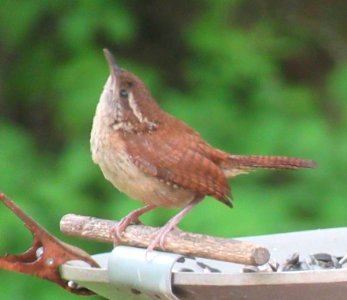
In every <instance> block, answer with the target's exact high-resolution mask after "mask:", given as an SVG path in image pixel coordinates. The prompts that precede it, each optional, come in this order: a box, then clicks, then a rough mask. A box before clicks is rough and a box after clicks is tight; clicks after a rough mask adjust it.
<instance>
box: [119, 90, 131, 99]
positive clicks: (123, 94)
mask: <svg viewBox="0 0 347 300" xmlns="http://www.w3.org/2000/svg"><path fill="white" fill-rule="evenodd" d="M119 96H121V97H123V98H127V97H128V96H129V93H128V91H127V90H125V89H121V90H120V91H119Z"/></svg>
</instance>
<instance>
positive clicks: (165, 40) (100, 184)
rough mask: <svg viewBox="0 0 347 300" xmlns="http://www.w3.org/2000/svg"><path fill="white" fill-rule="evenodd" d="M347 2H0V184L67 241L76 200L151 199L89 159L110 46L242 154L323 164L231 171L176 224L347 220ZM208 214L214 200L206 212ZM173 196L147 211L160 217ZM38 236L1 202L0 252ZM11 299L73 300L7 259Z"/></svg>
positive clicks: (173, 105) (95, 212)
mask: <svg viewBox="0 0 347 300" xmlns="http://www.w3.org/2000/svg"><path fill="white" fill-rule="evenodd" d="M346 28H347V2H344V1H323V0H318V1H317V0H315V1H313V0H305V1H299V0H280V1H279V0H262V1H257V0H253V1H247V0H245V1H241V0H239V1H237V0H234V1H223V0H219V1H213V0H204V1H192V0H176V1H160V0H150V1H134V0H127V1H125V0H123V1H91V0H90V1H49V0H45V1H34V0H26V1H7V0H4V1H2V2H1V4H0V36H1V42H0V190H2V191H3V192H5V193H6V194H7V195H9V196H10V197H11V198H12V199H14V200H15V201H16V202H17V203H18V204H19V205H20V206H21V207H22V208H24V210H25V211H26V212H27V213H29V214H30V215H31V216H32V217H33V218H34V219H36V220H37V221H39V222H40V223H41V224H42V225H43V226H44V227H46V228H47V229H48V230H49V231H51V232H52V233H54V234H55V235H57V236H58V237H59V238H61V239H64V240H65V241H67V242H69V243H72V244H75V245H77V246H79V247H82V248H84V249H86V250H87V251H89V252H90V253H97V252H103V251H109V250H110V249H111V248H112V245H103V244H98V243H93V242H86V241H81V240H78V239H75V238H67V237H64V236H63V235H62V234H61V233H60V232H59V221H60V218H61V217H62V216H63V215H64V214H67V213H78V214H85V215H91V216H95V217H99V218H107V219H120V218H121V217H123V216H124V215H126V214H127V213H128V212H130V211H131V210H133V209H135V208H138V207H140V206H141V205H142V204H141V203H139V202H136V201H133V200H130V199H129V198H127V197H126V196H125V195H123V194H121V193H120V192H118V191H117V190H116V189H115V188H113V187H112V185H111V184H110V183H109V182H107V181H106V180H105V179H104V178H103V176H102V174H101V171H100V170H99V168H98V167H97V166H96V165H94V164H93V163H92V160H91V155H90V150H89V135H90V130H91V123H92V118H93V115H94V111H95V107H96V104H97V102H98V98H99V96H100V94H101V91H102V88H103V85H104V83H105V81H106V78H107V76H108V67H107V64H106V62H105V59H104V57H103V54H102V48H104V47H107V48H109V49H110V50H112V52H113V53H114V55H115V57H116V59H117V62H118V63H119V64H120V65H121V66H122V67H124V68H126V69H128V70H131V71H132V72H134V73H135V74H137V75H139V76H140V77H141V78H142V79H143V80H144V81H145V83H146V84H147V85H148V86H149V87H150V89H151V90H152V93H153V95H154V96H155V98H156V99H157V100H158V102H159V103H160V105H161V106H162V107H163V108H164V109H165V110H167V111H169V112H170V113H172V114H173V115H175V116H177V117H178V118H180V119H182V120H184V121H185V122H186V123H188V124H189V125H191V126H192V127H194V128H195V129H196V130H198V131H199V132H200V133H201V135H202V136H203V137H204V138H205V139H206V140H207V141H208V142H209V143H211V144H212V145H214V146H216V147H218V148H221V149H223V150H226V151H229V152H231V153H235V154H262V155H266V154H267V155H279V154H280V155H288V156H298V157H303V158H311V159H314V160H316V161H317V162H318V164H319V168H317V169H315V170H303V171H295V172H293V171H292V172H290V171H282V172H275V171H269V170H260V171H258V172H255V173H252V174H250V175H247V176H240V177H237V178H235V179H233V180H231V185H232V189H233V194H234V198H235V203H234V204H235V208H234V209H232V210H230V209H228V208H227V207H226V206H224V205H222V204H220V203H219V202H217V201H215V200H213V199H212V198H206V200H205V201H204V202H203V203H201V204H200V205H199V206H198V207H196V208H195V209H194V210H193V211H192V212H191V213H190V214H189V215H188V216H187V217H186V218H185V219H184V220H183V222H182V226H181V228H182V229H184V230H189V231H193V232H199V233H207V234H211V235H216V236H225V237H238V236H245V235H259V234H270V233H277V232H290V231H296V230H306V229H316V228H326V227H335V226H346V225H347V224H346V219H347V218H346V214H347V213H346V211H347V209H346V208H347V203H346V199H345V198H346V197H345V196H346V192H345V190H346V189H345V185H346V179H347V176H346V166H347V130H346V129H347V99H346V93H347V51H346V49H347V29H346ZM207 212H208V213H207ZM175 213H177V210H164V209H158V210H157V211H154V212H153V213H149V214H148V215H145V216H144V217H143V218H142V220H143V221H144V222H145V223H146V224H149V225H156V226H159V225H162V224H164V223H165V222H166V221H167V220H168V219H169V218H170V217H171V216H172V215H174V214H175ZM30 241H31V237H30V234H29V233H28V232H27V231H26V230H25V229H24V227H23V226H22V225H21V222H19V221H18V220H17V219H16V218H15V217H13V216H12V215H11V213H9V211H8V210H7V209H5V208H4V207H2V206H1V207H0V254H1V255H2V254H5V253H6V252H10V253H12V252H16V253H18V252H20V251H23V250H24V249H26V248H27V247H28V246H29V244H30ZM0 294H1V299H17V300H20V299H28V297H29V298H31V297H33V296H34V295H35V299H61V298H62V297H63V298H64V299H77V297H78V296H74V295H70V294H68V293H67V292H65V291H64V290H62V289H60V288H58V287H56V286H55V285H53V284H50V283H47V282H44V281H42V280H38V279H35V278H29V277H27V276H24V275H19V274H14V273H8V272H6V271H3V270H0Z"/></svg>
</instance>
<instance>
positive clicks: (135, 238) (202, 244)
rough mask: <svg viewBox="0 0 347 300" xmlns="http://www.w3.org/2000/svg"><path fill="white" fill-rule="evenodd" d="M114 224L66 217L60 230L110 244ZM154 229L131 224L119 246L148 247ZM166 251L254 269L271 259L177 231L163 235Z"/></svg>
mask: <svg viewBox="0 0 347 300" xmlns="http://www.w3.org/2000/svg"><path fill="white" fill-rule="evenodd" d="M115 225H117V222H115V221H110V220H102V219H97V218H93V217H87V216H79V215H75V214H68V215H65V216H64V217H63V218H62V219H61V221H60V230H61V231H62V232H63V233H64V234H66V235H69V236H75V237H80V238H83V239H89V240H94V241H99V242H106V243H113V242H114V233H113V232H114V227H115ZM156 230H158V228H155V227H149V226H145V225H130V226H128V227H127V229H126V230H125V231H124V233H123V235H122V240H121V244H123V245H129V246H136V247H148V245H149V244H150V242H151V240H152V236H153V234H154V233H155V232H156ZM158 250H162V249H158ZM165 251H168V252H175V253H180V254H183V255H188V256H197V257H204V258H210V259H217V260H223V261H227V262H233V263H239V264H245V265H255V266H258V265H262V264H265V263H267V262H268V260H269V258H270V253H269V251H268V250H267V249H266V248H264V247H262V246H259V245H256V244H253V243H249V242H244V241H238V240H233V239H225V238H218V237H212V236H208V235H202V234H196V233H190V232H184V231H180V230H174V231H172V232H170V233H169V234H168V235H167V236H166V239H165Z"/></svg>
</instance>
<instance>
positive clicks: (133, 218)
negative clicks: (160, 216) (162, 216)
mask: <svg viewBox="0 0 347 300" xmlns="http://www.w3.org/2000/svg"><path fill="white" fill-rule="evenodd" d="M156 207H157V206H156V205H153V204H148V205H146V206H144V207H141V208H138V209H136V210H134V211H132V212H131V213H129V214H128V215H127V216H125V217H124V218H123V219H121V220H120V221H119V223H118V224H117V225H116V226H115V228H114V230H113V233H114V242H115V244H117V243H119V242H120V241H121V235H122V233H123V232H124V230H125V229H126V228H127V227H128V225H129V224H130V223H132V222H135V223H136V222H139V217H140V216H142V215H143V214H144V213H146V212H148V211H150V210H152V209H154V208H156Z"/></svg>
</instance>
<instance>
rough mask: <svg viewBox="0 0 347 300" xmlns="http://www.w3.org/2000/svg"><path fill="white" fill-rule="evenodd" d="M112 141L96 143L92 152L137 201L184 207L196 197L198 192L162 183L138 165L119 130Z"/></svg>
mask: <svg viewBox="0 0 347 300" xmlns="http://www.w3.org/2000/svg"><path fill="white" fill-rule="evenodd" d="M92 140H93V139H92ZM112 141H113V142H112V145H110V144H108V143H107V141H103V142H102V141H98V142H94V149H92V153H93V160H94V162H95V163H97V164H98V165H99V166H100V168H101V170H102V173H103V174H104V176H105V178H106V179H107V180H108V181H110V182H111V183H112V184H113V185H114V186H115V187H116V188H117V189H118V190H120V191H122V192H123V193H125V194H127V195H128V196H130V197H131V198H133V199H135V200H139V201H142V202H144V203H146V204H154V205H157V206H161V207H183V206H185V205H187V204H188V203H189V202H190V201H192V200H193V198H194V192H192V191H190V190H186V189H182V188H179V187H178V186H175V185H172V184H169V183H165V182H162V181H160V180H159V179H157V178H155V177H152V176H149V175H147V174H145V173H143V172H142V171H141V170H140V169H139V168H138V167H137V166H135V165H134V164H133V163H132V161H131V157H130V156H129V155H128V154H127V153H126V150H125V143H124V141H123V140H122V139H121V137H120V136H119V133H118V132H117V131H115V132H113V134H112ZM92 148H93V146H92Z"/></svg>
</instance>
